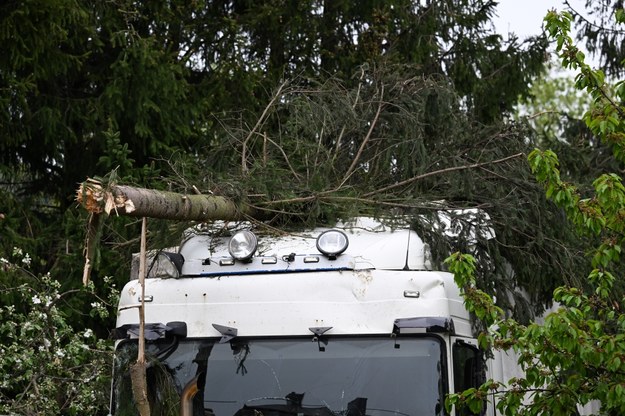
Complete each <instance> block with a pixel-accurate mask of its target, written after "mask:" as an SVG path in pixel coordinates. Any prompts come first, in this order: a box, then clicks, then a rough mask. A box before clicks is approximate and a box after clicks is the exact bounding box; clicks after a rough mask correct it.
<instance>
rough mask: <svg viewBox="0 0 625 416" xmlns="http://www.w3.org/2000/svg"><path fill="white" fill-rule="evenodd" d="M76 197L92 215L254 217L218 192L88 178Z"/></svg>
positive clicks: (193, 217)
mask: <svg viewBox="0 0 625 416" xmlns="http://www.w3.org/2000/svg"><path fill="white" fill-rule="evenodd" d="M76 200H77V201H78V202H79V203H80V205H82V207H84V208H85V209H86V210H87V211H89V212H90V213H92V214H100V213H102V212H105V213H107V214H109V215H111V213H114V214H117V215H124V216H131V217H148V218H159V219H166V220H182V221H184V220H194V221H213V220H240V219H244V218H249V217H254V214H255V212H254V210H253V209H252V208H250V207H246V206H239V205H237V204H236V203H235V202H233V201H232V200H230V199H228V198H225V197H222V196H215V195H196V194H193V195H187V194H179V193H175V192H167V191H158V190H154V189H145V188H136V187H132V186H125V185H109V186H107V187H104V186H103V185H102V183H101V182H99V181H96V180H93V179H88V180H87V181H85V182H83V183H82V184H80V187H79V188H78V192H77V196H76Z"/></svg>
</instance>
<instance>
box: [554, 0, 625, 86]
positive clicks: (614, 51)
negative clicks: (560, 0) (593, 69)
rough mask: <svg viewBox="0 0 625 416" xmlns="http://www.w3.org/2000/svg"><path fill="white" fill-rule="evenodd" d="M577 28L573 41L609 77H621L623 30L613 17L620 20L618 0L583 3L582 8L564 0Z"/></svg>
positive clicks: (621, 8) (623, 57) (623, 55)
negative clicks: (575, 37) (584, 49)
mask: <svg viewBox="0 0 625 416" xmlns="http://www.w3.org/2000/svg"><path fill="white" fill-rule="evenodd" d="M565 4H566V5H567V8H568V10H569V11H570V13H571V16H572V17H573V20H572V21H573V22H574V24H575V28H576V29H577V41H578V42H580V43H583V44H584V45H585V47H586V49H587V50H588V51H589V52H590V53H591V54H592V55H593V56H594V57H596V58H597V59H598V60H599V61H600V67H601V68H602V69H603V71H604V72H605V73H606V74H608V75H611V76H614V77H620V76H622V75H623V73H624V72H623V71H624V68H623V65H622V62H623V59H625V49H624V48H623V42H624V41H625V31H624V30H623V27H622V26H620V25H619V24H618V22H617V20H615V19H614V18H613V17H614V15H615V14H616V15H619V17H618V18H619V19H622V18H623V16H622V15H623V2H622V1H621V0H600V1H592V0H586V1H585V3H584V4H585V7H584V9H582V10H580V9H578V8H576V7H573V5H571V3H570V2H568V1H565Z"/></svg>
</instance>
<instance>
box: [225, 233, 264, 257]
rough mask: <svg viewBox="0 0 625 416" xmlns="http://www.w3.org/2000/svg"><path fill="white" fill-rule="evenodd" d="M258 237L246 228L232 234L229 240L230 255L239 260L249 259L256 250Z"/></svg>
mask: <svg viewBox="0 0 625 416" xmlns="http://www.w3.org/2000/svg"><path fill="white" fill-rule="evenodd" d="M257 246H258V239H257V238H256V235H254V233H253V232H251V231H248V230H244V231H239V232H238V233H236V234H235V235H233V236H232V238H231V239H230V241H229V242H228V251H229V252H230V255H231V256H232V257H234V258H235V259H237V260H243V261H245V260H249V259H250V258H252V256H253V255H254V253H255V252H256V247H257Z"/></svg>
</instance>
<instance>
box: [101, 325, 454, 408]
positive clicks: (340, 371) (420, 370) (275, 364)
mask: <svg viewBox="0 0 625 416" xmlns="http://www.w3.org/2000/svg"><path fill="white" fill-rule="evenodd" d="M322 347H323V348H322ZM136 354H137V344H136V341H124V342H122V343H120V344H119V346H118V351H117V355H116V361H115V377H114V386H113V409H112V410H113V414H115V415H135V414H137V412H136V410H135V406H134V402H133V397H132V386H131V382H130V376H129V368H130V367H129V366H130V365H131V364H132V363H134V360H135V359H136ZM443 354H444V353H443V348H442V341H440V339H439V338H437V337H434V336H421V337H417V336H414V337H412V336H411V337H398V338H390V337H388V336H386V337H323V342H322V343H321V344H320V343H318V342H316V341H315V342H311V337H306V338H265V339H243V338H235V339H233V340H231V341H230V342H227V343H222V344H220V343H219V339H188V338H187V339H181V340H179V341H178V340H177V339H176V338H174V339H173V340H172V339H169V340H168V339H161V340H157V341H153V342H149V343H147V347H146V355H147V356H148V370H147V381H148V386H149V391H148V396H149V400H150V404H151V411H152V414H154V415H170V414H171V415H178V414H179V406H180V402H179V397H180V392H181V391H182V389H183V388H184V386H185V385H186V384H187V383H188V382H189V381H190V380H192V379H193V378H194V377H198V387H199V391H198V393H197V394H196V395H195V397H194V398H193V414H194V415H201V416H206V415H215V416H259V415H264V416H283V415H297V416H299V415H302V416H308V415H310V416H329V415H345V416H365V415H370V416H382V415H384V416H386V415H414V416H421V415H424V416H429V415H439V414H443V397H444V392H445V390H446V386H445V385H444V381H443V380H444V377H443V374H444V372H445V371H446V370H445V369H444V366H443V363H444V356H443Z"/></svg>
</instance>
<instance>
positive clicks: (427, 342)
mask: <svg viewBox="0 0 625 416" xmlns="http://www.w3.org/2000/svg"><path fill="white" fill-rule="evenodd" d="M247 226H249V224H247ZM153 257H154V259H155V260H154V261H152V262H149V263H148V268H149V269H150V270H149V273H148V278H147V279H145V297H144V299H143V301H144V305H145V309H144V313H145V323H146V325H145V338H146V355H147V357H148V369H147V382H148V390H149V391H148V397H149V399H150V404H151V410H152V414H180V412H182V414H189V415H191V414H193V415H215V416H233V415H236V416H257V415H264V416H283V415H315V416H326V415H346V416H364V415H371V416H389V415H402V416H405V415H411V416H430V415H431V416H435V415H444V414H446V412H445V408H444V400H445V396H446V394H448V393H450V392H455V391H463V390H465V389H467V388H469V387H474V386H476V385H479V384H481V382H482V381H483V380H484V379H485V377H486V376H487V372H488V373H491V371H492V368H488V367H492V366H491V365H490V364H489V365H488V366H487V365H486V364H487V363H486V361H485V360H484V359H483V357H482V354H481V352H480V351H479V350H478V348H477V347H476V345H477V342H476V340H475V338H474V334H473V333H472V330H471V323H470V318H469V314H468V313H467V311H466V310H465V308H464V306H463V301H462V298H461V297H460V296H459V290H458V287H457V286H456V284H455V283H454V280H453V276H452V275H451V274H449V273H446V272H439V271H432V270H429V269H430V266H429V262H428V248H427V245H426V244H424V243H423V241H422V240H421V239H420V238H419V236H418V235H417V234H416V233H415V232H414V231H412V230H410V229H409V227H408V226H398V227H393V228H391V227H390V226H387V225H384V224H382V223H380V222H378V221H375V220H372V219H368V218H358V219H355V220H353V221H351V222H349V223H345V224H339V225H337V226H336V227H334V228H332V229H325V228H324V229H322V228H318V229H314V230H309V231H304V232H299V233H297V234H283V235H276V234H273V235H269V234H266V233H265V234H263V233H260V232H256V231H254V230H252V229H251V228H248V227H246V225H245V224H242V225H241V224H237V225H236V226H233V227H227V226H225V225H224V226H223V227H221V228H219V229H213V230H210V231H209V232H201V231H196V232H193V233H190V234H189V235H188V236H187V237H186V239H185V240H184V241H183V243H182V244H181V245H180V246H179V248H178V249H177V251H176V252H175V253H174V252H159V253H158V254H157V255H156V256H153ZM150 276H154V277H150ZM140 294H141V287H140V284H139V281H138V280H131V281H130V282H129V283H128V284H127V285H126V286H125V287H124V289H123V291H122V293H121V298H120V303H119V308H118V316H117V325H116V326H117V327H116V329H115V335H116V338H117V339H118V340H119V341H118V342H117V344H116V359H115V370H114V371H115V376H114V383H113V394H112V405H111V413H112V414H113V415H126V414H136V411H135V410H134V404H133V396H132V392H131V381H130V376H129V366H130V364H132V363H133V362H134V360H136V355H137V338H138V333H139V331H138V328H139V313H138V306H139V305H140V304H141V300H142V299H141V298H140ZM488 375H492V374H488ZM190 387H192V388H190ZM188 391H192V392H193V393H192V394H191V395H188V394H186V393H187V392H188ZM181 397H183V398H182V399H181ZM181 400H182V401H183V403H182V406H181V404H180V401H181ZM185 401H186V403H185ZM179 409H186V410H179ZM467 414H469V413H467ZM483 414H484V413H483ZM486 414H493V409H492V406H487V408H486Z"/></svg>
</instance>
